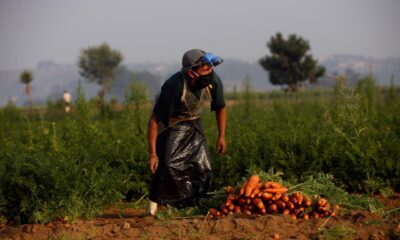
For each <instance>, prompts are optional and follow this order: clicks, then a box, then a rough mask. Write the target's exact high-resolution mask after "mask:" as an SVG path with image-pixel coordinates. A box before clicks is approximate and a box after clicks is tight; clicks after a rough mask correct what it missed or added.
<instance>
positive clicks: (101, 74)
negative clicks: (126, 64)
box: [78, 43, 123, 104]
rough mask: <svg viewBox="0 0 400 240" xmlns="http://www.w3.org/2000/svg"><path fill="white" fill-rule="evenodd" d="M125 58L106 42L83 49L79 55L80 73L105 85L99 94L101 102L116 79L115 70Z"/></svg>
mask: <svg viewBox="0 0 400 240" xmlns="http://www.w3.org/2000/svg"><path fill="white" fill-rule="evenodd" d="M122 59H123V56H122V54H121V53H120V52H119V51H117V50H113V49H111V48H110V46H109V45H108V44H106V43H103V44H102V45H100V46H95V47H88V48H86V49H83V50H82V52H81V55H80V57H79V62H78V66H79V68H80V74H81V75H82V76H83V77H85V78H87V79H88V80H89V81H91V82H97V83H98V84H101V85H102V86H103V89H102V90H101V91H100V93H99V96H100V100H101V103H102V104H103V103H104V100H105V97H106V95H107V93H108V91H109V89H110V84H111V82H112V81H113V80H114V70H115V69H116V68H117V67H118V65H119V64H120V63H121V61H122Z"/></svg>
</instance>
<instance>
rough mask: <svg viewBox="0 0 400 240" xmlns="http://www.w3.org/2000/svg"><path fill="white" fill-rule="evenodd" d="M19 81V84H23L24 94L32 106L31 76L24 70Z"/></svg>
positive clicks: (29, 72) (30, 73)
mask: <svg viewBox="0 0 400 240" xmlns="http://www.w3.org/2000/svg"><path fill="white" fill-rule="evenodd" d="M19 80H20V81H21V83H23V84H25V93H26V95H27V96H28V101H29V102H30V104H31V105H32V99H31V86H30V83H31V82H32V81H33V74H32V72H31V71H29V70H24V71H23V72H22V73H21V75H20V77H19Z"/></svg>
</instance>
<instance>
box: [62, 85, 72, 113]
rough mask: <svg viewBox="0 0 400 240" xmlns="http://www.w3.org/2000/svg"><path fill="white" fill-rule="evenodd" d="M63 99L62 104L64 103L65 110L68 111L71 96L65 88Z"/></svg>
mask: <svg viewBox="0 0 400 240" xmlns="http://www.w3.org/2000/svg"><path fill="white" fill-rule="evenodd" d="M63 100H64V105H65V112H67V113H68V112H70V111H71V100H72V96H71V94H70V93H69V92H68V91H67V90H65V91H64V93H63Z"/></svg>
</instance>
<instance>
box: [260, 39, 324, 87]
mask: <svg viewBox="0 0 400 240" xmlns="http://www.w3.org/2000/svg"><path fill="white" fill-rule="evenodd" d="M267 47H268V48H269V50H270V52H271V55H266V56H265V57H263V58H261V59H260V60H259V63H260V65H261V66H262V67H263V68H264V69H265V70H266V71H268V72H269V80H270V82H271V83H272V84H274V85H288V86H289V88H290V89H291V90H292V91H296V90H297V89H298V87H299V84H300V83H301V82H304V81H306V80H308V81H309V82H310V83H314V82H316V81H317V79H318V78H319V77H321V76H323V75H324V73H325V68H324V67H323V66H319V65H317V61H316V60H315V59H314V58H313V57H312V55H311V54H309V53H308V51H309V50H310V45H309V43H308V41H306V40H304V39H303V38H301V37H298V36H296V35H295V34H291V35H289V37H288V39H287V40H286V39H284V38H283V37H282V34H281V33H277V34H276V35H275V36H272V37H271V39H270V41H269V42H268V43H267Z"/></svg>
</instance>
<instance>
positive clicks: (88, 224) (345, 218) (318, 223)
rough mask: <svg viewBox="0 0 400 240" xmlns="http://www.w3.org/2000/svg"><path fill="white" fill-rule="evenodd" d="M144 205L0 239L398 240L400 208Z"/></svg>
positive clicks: (8, 232) (14, 228)
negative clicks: (301, 210)
mask: <svg viewBox="0 0 400 240" xmlns="http://www.w3.org/2000/svg"><path fill="white" fill-rule="evenodd" d="M381 201H382V203H383V204H384V205H385V208H386V211H390V210H392V209H397V208H399V207H400V196H396V197H394V198H391V199H381ZM143 212H144V210H143V209H125V210H124V214H123V215H121V213H120V210H119V209H109V210H107V211H105V212H104V214H103V215H102V216H101V217H99V218H94V219H91V220H77V221H74V222H65V221H62V220H56V221H53V222H50V223H48V224H44V225H40V224H25V225H15V224H8V225H3V226H0V239H13V240H14V239H15V240H16V239H27V240H30V239H32V240H33V239H34V240H38V239H368V240H373V239H374V240H375V239H400V211H399V210H396V211H393V212H392V213H393V214H391V215H390V217H383V216H381V215H379V214H374V213H371V212H368V211H358V210H357V211H356V210H346V209H342V210H341V211H340V212H339V214H338V216H336V217H334V218H333V217H332V218H319V219H309V220H303V219H292V218H290V217H289V216H286V215H282V214H277V215H265V216H260V217H245V216H244V215H232V216H229V217H225V218H223V219H219V220H209V219H206V218H205V216H197V217H190V218H168V219H166V218H165V219H156V218H154V217H142V216H141V215H142V214H143Z"/></svg>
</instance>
